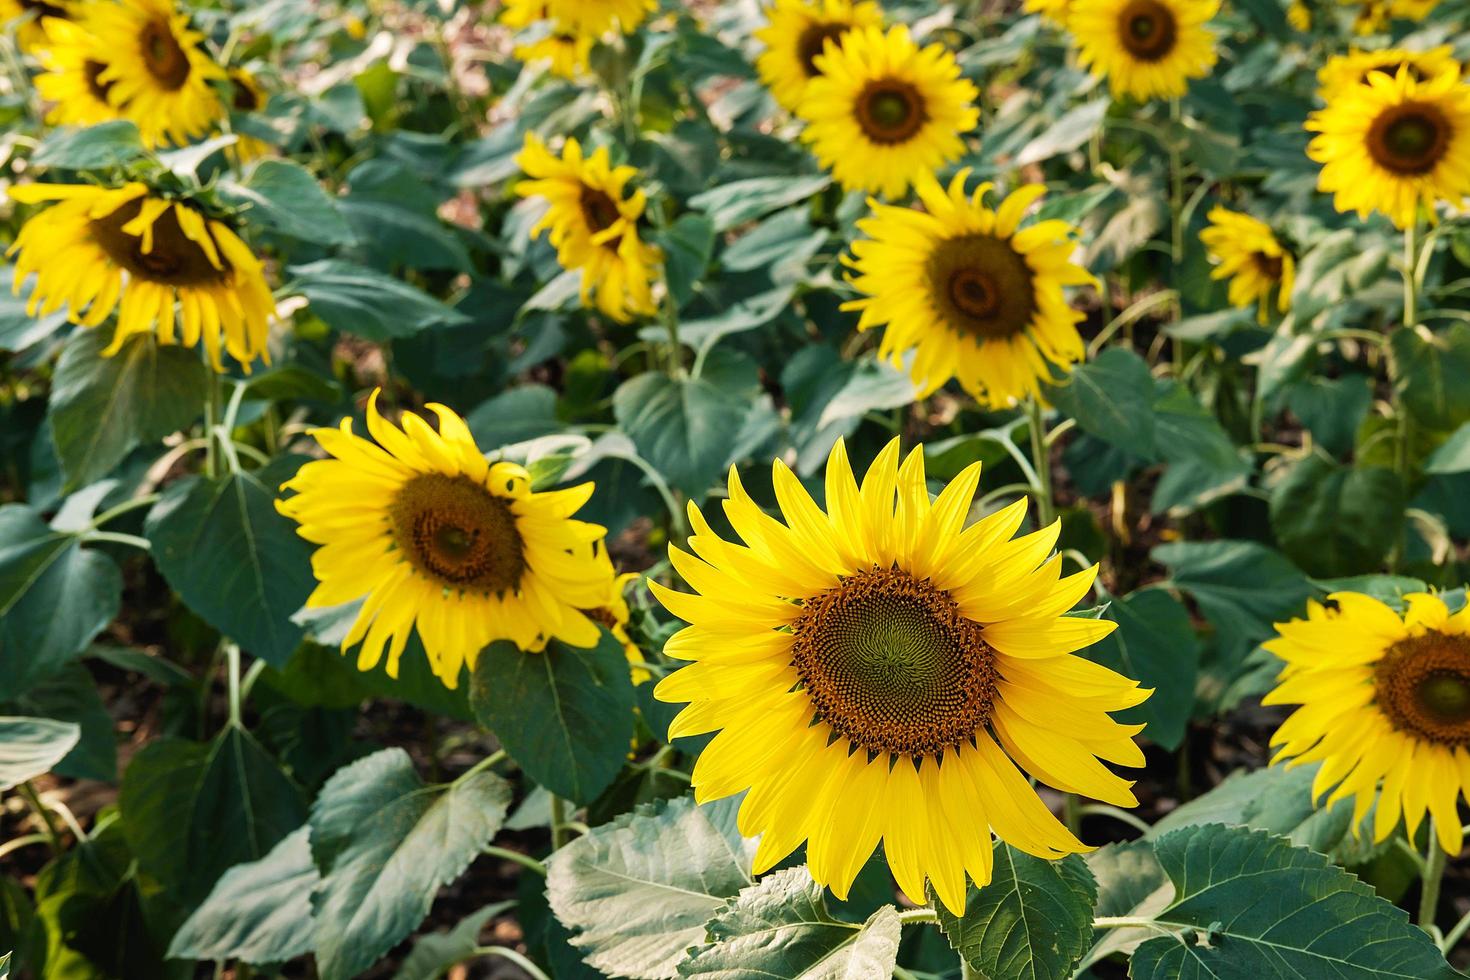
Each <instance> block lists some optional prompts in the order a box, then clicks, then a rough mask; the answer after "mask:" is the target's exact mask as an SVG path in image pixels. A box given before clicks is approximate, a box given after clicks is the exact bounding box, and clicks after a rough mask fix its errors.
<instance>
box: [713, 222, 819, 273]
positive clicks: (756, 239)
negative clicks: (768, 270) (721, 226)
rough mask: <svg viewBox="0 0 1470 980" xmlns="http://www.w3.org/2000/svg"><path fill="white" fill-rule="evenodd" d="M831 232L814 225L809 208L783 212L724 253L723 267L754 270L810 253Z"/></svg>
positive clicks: (721, 254) (735, 269)
mask: <svg viewBox="0 0 1470 980" xmlns="http://www.w3.org/2000/svg"><path fill="white" fill-rule="evenodd" d="M829 235H830V233H829V232H827V231H826V230H825V229H815V228H813V227H812V222H811V214H810V212H809V210H808V209H807V208H805V207H795V208H791V209H789V210H786V211H779V212H777V213H776V214H773V215H771V216H770V217H769V218H767V219H765V220H764V221H762V222H761V223H760V224H758V225H756V226H755V227H754V228H753V229H751V231H750V233H749V234H746V235H743V236H741V238H740V239H739V241H737V242H735V243H734V244H733V245H731V246H730V247H728V248H726V249H725V250H724V252H722V253H720V266H721V267H722V268H724V269H725V270H727V271H729V272H750V271H751V270H753V269H760V268H763V267H765V266H769V265H776V264H778V263H781V262H783V261H784V260H786V259H787V258H789V257H790V256H792V255H810V254H811V253H812V251H814V250H815V248H820V247H821V245H822V244H823V243H824V242H826V240H827V238H828V237H829Z"/></svg>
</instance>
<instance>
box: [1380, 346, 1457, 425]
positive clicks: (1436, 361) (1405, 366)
mask: <svg viewBox="0 0 1470 980" xmlns="http://www.w3.org/2000/svg"><path fill="white" fill-rule="evenodd" d="M1389 347H1390V349H1391V350H1392V351H1393V375H1394V385H1395V387H1396V388H1397V390H1398V394H1399V398H1400V400H1401V401H1402V403H1403V405H1404V407H1406V408H1407V409H1408V410H1409V412H1410V414H1412V415H1413V416H1414V418H1415V420H1417V421H1418V422H1419V423H1421V424H1422V425H1424V426H1425V427H1426V428H1430V429H1438V430H1441V431H1448V430H1450V429H1454V428H1457V427H1459V426H1461V425H1463V424H1465V423H1466V422H1470V385H1467V384H1465V379H1466V378H1467V377H1470V324H1464V323H1456V324H1454V325H1452V326H1451V327H1450V328H1449V329H1447V330H1442V331H1440V332H1438V333H1431V332H1430V331H1429V330H1427V329H1425V328H1423V327H1421V328H1419V329H1416V330H1395V331H1394V332H1393V334H1392V335H1391V336H1390V338H1389Z"/></svg>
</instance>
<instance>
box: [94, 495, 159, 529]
mask: <svg viewBox="0 0 1470 980" xmlns="http://www.w3.org/2000/svg"><path fill="white" fill-rule="evenodd" d="M158 498H159V495H158V494H156V493H148V494H144V495H143V496H141V497H133V498H132V499H130V500H124V501H123V502H122V503H120V504H118V505H117V506H116V507H113V508H112V509H111V510H104V511H103V512H102V513H100V514H98V515H97V516H96V517H94V518H92V527H93V528H99V527H101V526H102V525H104V524H106V523H107V522H108V521H111V520H113V519H115V518H118V517H121V516H122V515H124V514H126V513H128V512H129V511H134V510H137V509H138V508H139V507H151V506H153V505H154V504H156V503H158Z"/></svg>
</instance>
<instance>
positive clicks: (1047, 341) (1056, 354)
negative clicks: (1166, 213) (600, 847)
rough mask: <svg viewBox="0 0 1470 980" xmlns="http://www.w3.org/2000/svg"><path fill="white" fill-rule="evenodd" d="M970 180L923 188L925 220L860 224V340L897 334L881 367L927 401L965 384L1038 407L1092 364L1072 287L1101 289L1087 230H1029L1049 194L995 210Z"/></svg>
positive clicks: (1020, 196) (888, 341)
mask: <svg viewBox="0 0 1470 980" xmlns="http://www.w3.org/2000/svg"><path fill="white" fill-rule="evenodd" d="M969 174H970V172H969V170H962V171H960V173H959V174H957V175H956V176H955V178H954V180H952V181H951V182H950V185H949V189H948V190H947V191H946V190H945V189H944V188H943V187H941V186H940V185H939V183H938V182H937V181H935V180H934V179H933V178H932V177H930V178H927V179H923V180H921V181H920V182H919V183H918V185H917V190H918V194H919V199H920V200H921V201H922V202H923V204H924V208H925V210H924V211H916V210H914V209H912V208H907V207H896V206H892V205H884V204H878V203H876V202H875V203H874V204H873V213H872V215H871V216H870V217H868V218H865V219H863V220H862V221H859V222H858V228H859V229H860V230H861V231H862V232H863V233H864V234H865V235H867V236H868V237H867V239H860V240H858V241H856V242H854V243H853V245H852V254H853V256H854V258H853V259H851V260H849V261H848V265H849V266H851V268H852V269H853V271H854V273H855V275H853V276H851V277H850V278H851V281H852V284H853V286H854V287H855V288H857V289H858V290H859V291H860V292H863V293H865V294H867V295H866V297H865V298H863V299H858V300H853V301H852V302H850V303H847V304H846V305H845V306H844V309H849V310H859V311H861V313H862V317H861V319H859V321H858V329H859V330H872V329H875V328H878V327H885V329H884V332H883V339H882V342H881V344H880V346H879V350H878V356H879V357H884V358H888V359H889V360H890V361H891V362H892V363H893V364H894V365H895V366H896V367H902V366H903V360H904V356H905V355H906V354H907V353H908V352H910V351H912V352H913V363H912V365H911V366H910V368H909V371H910V374H911V375H912V377H913V379H914V383H915V384H916V385H918V386H919V392H918V397H920V398H924V397H927V396H929V395H930V394H933V393H934V392H935V391H936V390H938V389H939V388H940V387H942V386H943V385H944V384H945V382H947V381H949V379H950V378H957V379H958V380H959V382H960V384H961V385H962V386H964V388H965V390H966V391H968V392H969V393H970V394H971V395H972V396H973V397H974V398H975V400H976V401H978V402H980V403H981V404H982V405H985V406H986V407H988V408H1002V407H1005V406H1008V405H1013V404H1015V403H1016V402H1018V401H1019V400H1021V399H1023V398H1025V397H1027V396H1032V397H1038V396H1039V395H1040V393H1041V388H1042V385H1043V384H1044V383H1046V382H1047V381H1048V380H1050V379H1051V378H1052V377H1053V375H1054V374H1055V373H1057V372H1058V371H1060V372H1066V371H1067V370H1069V369H1070V367H1071V365H1072V364H1074V363H1076V362H1078V361H1080V360H1081V359H1082V357H1083V355H1084V353H1085V350H1084V348H1083V344H1082V338H1081V336H1080V335H1079V334H1078V333H1077V323H1078V322H1079V321H1080V320H1081V319H1082V314H1081V313H1079V312H1077V311H1076V310H1073V309H1072V308H1071V307H1070V306H1068V305H1067V298H1066V295H1065V293H1064V292H1063V288H1064V287H1066V286H1080V285H1086V284H1091V283H1094V282H1095V280H1094V279H1093V277H1092V275H1091V274H1090V273H1088V271H1087V270H1086V269H1084V268H1082V267H1081V266H1079V265H1076V264H1074V263H1073V262H1072V255H1073V253H1074V252H1075V251H1076V242H1075V240H1074V238H1073V237H1072V236H1073V235H1074V234H1075V233H1076V230H1075V229H1074V228H1072V226H1070V225H1068V224H1067V223H1066V222H1063V221H1055V220H1053V221H1041V222H1038V223H1036V224H1034V225H1031V226H1030V227H1027V228H1021V227H1020V223H1021V218H1022V216H1023V215H1024V214H1025V212H1026V209H1027V208H1029V207H1030V206H1031V205H1032V204H1034V203H1035V202H1036V201H1037V200H1039V199H1040V198H1041V196H1042V194H1044V193H1045V188H1044V187H1043V186H1042V185H1040V184H1029V185H1027V186H1025V187H1022V188H1020V189H1019V190H1017V191H1015V192H1013V193H1012V194H1011V195H1010V196H1009V197H1007V198H1005V199H1004V200H1003V201H1002V202H1001V203H1000V204H999V206H998V207H996V208H995V209H994V210H992V209H991V208H989V207H987V206H986V205H985V197H986V195H987V194H989V193H990V191H991V189H992V188H993V186H994V185H992V184H989V183H985V184H981V185H980V186H979V187H977V188H976V189H975V191H974V193H973V194H966V193H965V181H966V180H967V179H968V177H969Z"/></svg>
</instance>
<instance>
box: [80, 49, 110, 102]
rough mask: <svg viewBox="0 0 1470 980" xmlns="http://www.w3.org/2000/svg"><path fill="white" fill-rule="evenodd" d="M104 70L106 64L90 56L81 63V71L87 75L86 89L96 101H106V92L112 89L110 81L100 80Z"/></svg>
mask: <svg viewBox="0 0 1470 980" xmlns="http://www.w3.org/2000/svg"><path fill="white" fill-rule="evenodd" d="M106 70H107V66H106V65H104V64H103V63H102V62H100V61H93V60H92V59H90V58H88V59H87V60H86V61H85V62H83V64H82V73H83V74H84V75H86V77H87V89H88V90H89V91H90V92H91V93H92V95H93V96H94V97H95V98H96V99H97V101H98V102H106V101H107V93H108V92H110V91H112V83H111V82H104V81H102V73H103V72H105V71H106Z"/></svg>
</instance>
